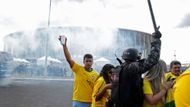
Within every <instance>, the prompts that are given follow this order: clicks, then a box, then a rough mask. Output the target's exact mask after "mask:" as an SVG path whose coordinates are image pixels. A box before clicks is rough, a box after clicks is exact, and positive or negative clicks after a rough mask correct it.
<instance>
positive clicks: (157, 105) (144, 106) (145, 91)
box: [143, 77, 164, 107]
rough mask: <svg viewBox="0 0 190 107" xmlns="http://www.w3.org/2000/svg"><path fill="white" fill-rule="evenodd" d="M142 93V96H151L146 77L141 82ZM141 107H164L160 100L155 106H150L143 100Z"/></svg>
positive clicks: (151, 92)
mask: <svg viewBox="0 0 190 107" xmlns="http://www.w3.org/2000/svg"><path fill="white" fill-rule="evenodd" d="M143 92H144V94H153V91H152V88H151V84H150V82H149V81H148V79H147V78H146V77H145V78H144V80H143ZM143 107H164V104H163V103H162V100H160V101H159V102H158V103H157V104H155V105H151V104H149V103H148V102H147V100H146V99H144V102H143Z"/></svg>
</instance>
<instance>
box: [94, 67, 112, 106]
mask: <svg viewBox="0 0 190 107" xmlns="http://www.w3.org/2000/svg"><path fill="white" fill-rule="evenodd" d="M113 68H114V66H113V65H111V64H106V65H104V66H103V68H102V70H101V72H100V75H99V78H98V80H97V81H96V83H95V85H94V89H93V93H92V106H91V107H105V106H106V102H107V101H108V99H109V98H110V93H109V90H108V89H111V73H112V69H113Z"/></svg>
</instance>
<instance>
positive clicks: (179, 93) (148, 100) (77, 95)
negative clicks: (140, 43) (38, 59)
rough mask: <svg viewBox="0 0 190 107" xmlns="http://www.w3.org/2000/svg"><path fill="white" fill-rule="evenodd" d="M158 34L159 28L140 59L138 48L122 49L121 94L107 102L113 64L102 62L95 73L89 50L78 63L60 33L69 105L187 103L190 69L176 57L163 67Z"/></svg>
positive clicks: (168, 106)
mask: <svg viewBox="0 0 190 107" xmlns="http://www.w3.org/2000/svg"><path fill="white" fill-rule="evenodd" d="M160 38H161V33H160V32H155V33H153V41H152V43H151V51H150V54H149V55H148V57H147V58H145V59H140V58H139V54H138V50H136V49H133V48H131V49H127V50H125V51H124V52H123V55H122V59H123V60H124V61H125V62H124V63H122V64H121V66H123V69H122V70H124V71H123V72H120V74H122V75H121V76H120V78H119V81H120V82H121V84H120V89H119V93H118V94H121V95H120V97H119V102H117V103H114V102H111V103H110V101H111V100H112V99H111V91H113V90H112V89H113V87H112V86H113V84H112V80H113V78H112V73H113V71H114V69H115V68H116V67H114V65H112V64H105V65H102V66H103V67H102V69H101V71H100V73H99V74H98V72H97V71H96V70H95V69H93V68H92V65H93V56H92V55H91V54H85V55H84V58H83V64H84V65H81V64H78V63H77V62H76V61H74V60H73V59H72V56H71V54H70V52H69V50H68V47H67V38H66V37H64V42H62V41H61V39H62V38H61V37H60V38H59V40H60V42H61V44H62V46H63V52H64V55H65V57H66V60H67V62H68V63H69V65H70V68H71V69H72V71H73V74H74V86H73V98H72V100H73V102H72V107H189V106H190V101H189V98H190V94H188V93H189V90H190V86H189V85H188V83H189V82H190V69H187V71H184V73H182V72H181V63H180V61H177V60H174V61H172V62H171V63H170V69H169V70H167V65H166V63H165V62H164V61H163V60H160V50H161V49H160V47H161V40H160ZM142 75H144V77H143V76H142ZM132 80H133V81H132ZM131 81H132V82H131ZM129 87H130V88H132V90H133V91H135V92H136V94H135V95H132V91H131V93H127V92H126V93H125V91H126V90H131V89H129ZM140 92H143V95H141V94H140ZM129 99H130V100H129ZM142 99H143V100H142ZM131 100H134V101H131ZM139 100H142V101H139Z"/></svg>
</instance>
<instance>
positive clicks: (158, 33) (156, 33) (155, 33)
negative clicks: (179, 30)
mask: <svg viewBox="0 0 190 107" xmlns="http://www.w3.org/2000/svg"><path fill="white" fill-rule="evenodd" d="M152 36H153V38H155V39H160V38H161V37H162V34H161V32H160V31H156V32H154V33H152Z"/></svg>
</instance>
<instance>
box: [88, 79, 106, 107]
mask: <svg viewBox="0 0 190 107" xmlns="http://www.w3.org/2000/svg"><path fill="white" fill-rule="evenodd" d="M105 85H106V82H105V81H104V78H103V77H100V78H99V79H98V80H97V81H96V83H95V85H94V89H93V94H92V106H91V107H105V104H106V102H107V101H108V97H109V92H108V90H107V91H106V93H105V94H104V96H103V97H102V98H101V100H99V101H97V102H95V95H96V94H97V93H98V92H100V91H101V90H102V89H103V87H104V86H105Z"/></svg>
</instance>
